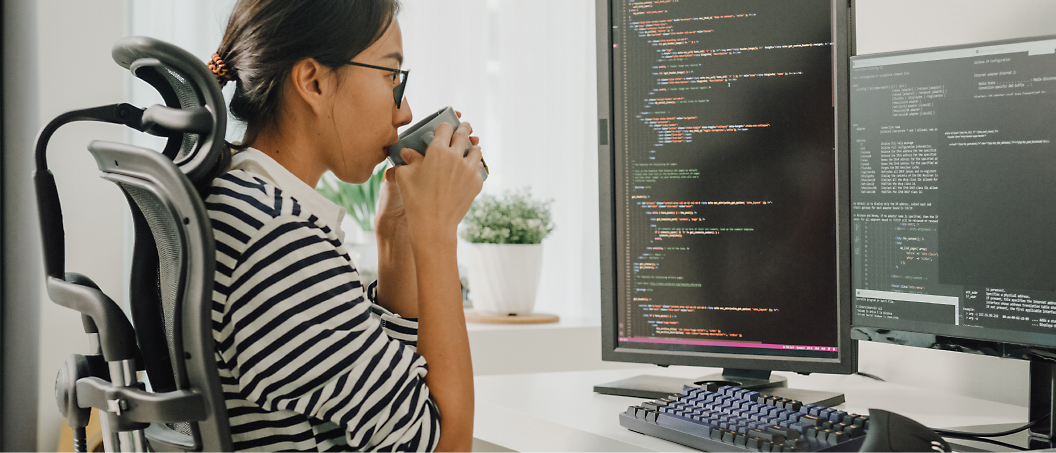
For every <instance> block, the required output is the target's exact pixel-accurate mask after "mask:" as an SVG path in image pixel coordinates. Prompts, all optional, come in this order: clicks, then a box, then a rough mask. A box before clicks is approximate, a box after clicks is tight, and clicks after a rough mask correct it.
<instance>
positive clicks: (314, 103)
mask: <svg viewBox="0 0 1056 453" xmlns="http://www.w3.org/2000/svg"><path fill="white" fill-rule="evenodd" d="M332 72H333V71H331V70H330V68H328V67H326V66H324V65H323V64H321V63H319V62H318V61H316V60H315V59H314V58H305V59H303V60H301V61H298V62H297V63H295V64H294V65H293V68H292V69H291V70H290V79H289V82H290V83H291V85H292V86H291V89H292V90H291V91H293V93H291V94H293V95H294V96H295V97H296V98H298V99H300V100H301V101H303V102H304V103H305V104H306V106H307V107H308V108H309V109H311V110H312V111H313V112H315V114H316V115H329V113H328V112H330V107H329V104H327V100H328V99H329V97H330V94H331V93H330V91H331V90H332V89H333V88H332V77H330V76H331V75H333V74H332Z"/></svg>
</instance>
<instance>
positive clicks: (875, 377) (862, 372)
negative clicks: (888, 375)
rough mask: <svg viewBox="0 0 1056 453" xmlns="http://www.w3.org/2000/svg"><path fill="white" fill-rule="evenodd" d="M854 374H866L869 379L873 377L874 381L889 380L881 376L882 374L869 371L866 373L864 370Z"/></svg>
mask: <svg viewBox="0 0 1056 453" xmlns="http://www.w3.org/2000/svg"><path fill="white" fill-rule="evenodd" d="M854 374H857V375H859V376H865V377H867V378H869V379H872V380H874V381H880V382H887V381H885V380H884V379H883V378H881V377H880V376H877V375H875V374H869V373H866V372H864V371H859V372H857V373H854Z"/></svg>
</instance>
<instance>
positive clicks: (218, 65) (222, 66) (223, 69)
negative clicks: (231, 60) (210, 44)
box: [205, 53, 232, 87]
mask: <svg viewBox="0 0 1056 453" xmlns="http://www.w3.org/2000/svg"><path fill="white" fill-rule="evenodd" d="M205 64H206V65H207V66H209V69H210V70H212V71H213V74H215V75H216V81H217V82H219V83H220V86H221V87H223V86H224V85H226V84H227V82H230V81H231V80H232V77H231V71H230V70H229V69H228V67H227V64H226V63H224V60H221V59H220V54H217V53H214V54H213V57H212V59H211V60H209V61H208V62H206V63H205Z"/></svg>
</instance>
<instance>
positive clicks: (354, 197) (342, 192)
mask: <svg viewBox="0 0 1056 453" xmlns="http://www.w3.org/2000/svg"><path fill="white" fill-rule="evenodd" d="M386 168H388V165H387V164H382V165H379V166H378V168H376V169H375V170H374V174H372V175H371V176H370V179H368V180H367V181H366V182H365V183H363V184H348V183H345V182H341V181H339V180H338V179H337V177H335V176H334V175H333V174H332V173H327V174H325V175H323V178H322V179H321V180H320V181H319V186H318V187H316V189H315V190H316V191H317V192H319V194H321V195H322V196H324V197H326V199H327V200H330V201H331V202H333V203H334V204H336V205H338V206H341V207H342V208H345V211H347V212H348V215H349V216H350V217H352V220H353V221H355V222H356V224H357V225H359V227H360V228H361V229H362V230H363V231H374V216H375V215H376V214H377V209H378V197H379V196H380V195H381V180H382V178H383V177H384V173H385V169H386Z"/></svg>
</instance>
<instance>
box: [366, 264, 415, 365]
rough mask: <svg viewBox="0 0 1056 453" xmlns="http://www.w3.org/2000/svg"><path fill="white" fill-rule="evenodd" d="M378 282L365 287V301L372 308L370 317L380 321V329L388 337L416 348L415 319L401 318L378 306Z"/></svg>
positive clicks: (375, 281)
mask: <svg viewBox="0 0 1056 453" xmlns="http://www.w3.org/2000/svg"><path fill="white" fill-rule="evenodd" d="M377 288H378V281H377V280H374V281H373V282H371V283H370V285H369V286H367V299H369V300H370V303H371V304H372V306H371V307H370V309H371V316H374V317H375V318H377V319H378V320H380V321H381V328H382V329H384V330H385V333H386V334H388V335H389V337H391V338H393V339H396V340H400V342H401V343H403V344H405V345H407V346H409V347H411V348H417V347H418V320H417V319H415V318H402V317H400V315H398V314H394V313H392V312H391V311H389V310H386V309H385V307H382V306H381V305H379V304H378V293H377Z"/></svg>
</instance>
